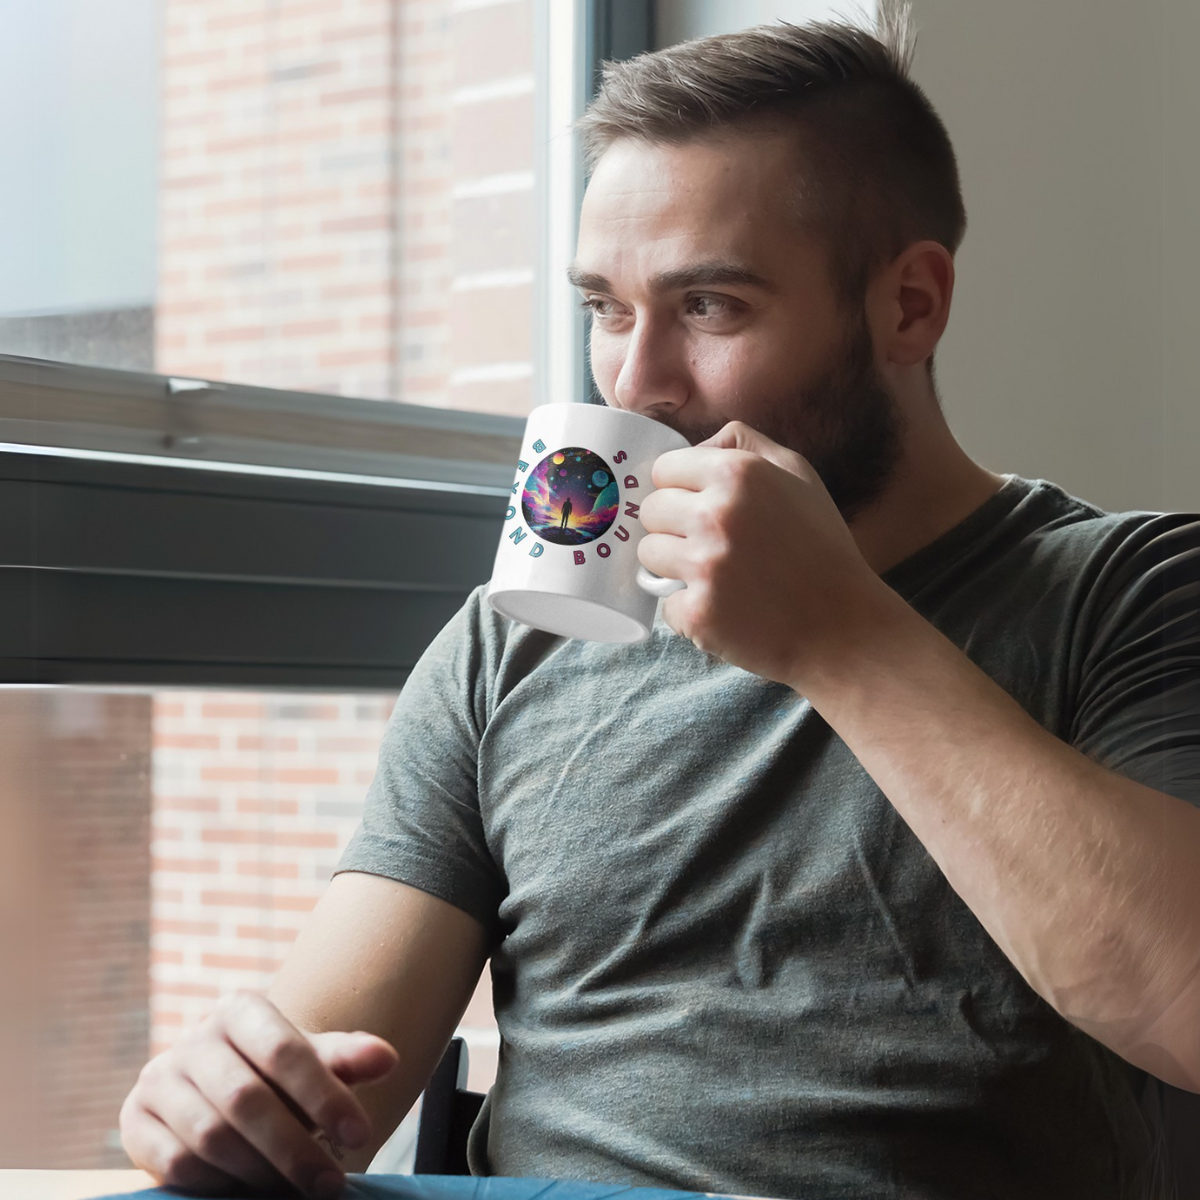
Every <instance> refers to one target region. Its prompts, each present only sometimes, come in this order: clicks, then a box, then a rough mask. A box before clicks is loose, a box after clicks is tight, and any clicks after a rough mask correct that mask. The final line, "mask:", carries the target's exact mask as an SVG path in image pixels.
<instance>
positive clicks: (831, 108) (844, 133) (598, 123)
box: [578, 0, 967, 365]
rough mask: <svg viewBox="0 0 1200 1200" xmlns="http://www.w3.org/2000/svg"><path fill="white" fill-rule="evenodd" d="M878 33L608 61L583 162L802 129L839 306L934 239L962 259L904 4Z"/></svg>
mask: <svg viewBox="0 0 1200 1200" xmlns="http://www.w3.org/2000/svg"><path fill="white" fill-rule="evenodd" d="M876 35H877V36H873V35H872V34H871V33H869V32H868V31H866V30H864V29H862V28H858V27H855V26H854V25H852V24H849V23H847V22H844V21H834V22H813V23H811V24H805V25H790V24H787V23H782V22H781V23H780V24H777V25H760V26H757V27H756V28H753V29H744V30H741V31H740V32H737V33H725V34H717V35H715V36H712V37H702V38H696V39H694V40H692V41H687V42H682V43H680V44H679V45H676V46H668V47H665V48H664V49H662V50H655V51H652V52H651V53H648V54H642V55H639V56H638V57H636V58H633V59H629V60H627V61H625V62H611V63H605V64H604V74H603V81H602V84H601V88H600V92H599V94H598V95H597V97H596V98H595V100H594V101H593V102H592V104H591V105H590V106H589V108H588V110H587V112H586V113H585V114H584V115H583V117H581V118H580V120H579V123H578V128H579V130H580V132H581V133H582V135H583V144H584V152H585V155H586V158H587V163H588V167H589V169H590V168H592V167H594V166H595V164H596V163H597V161H598V160H599V159H600V157H601V156H602V155H603V154H604V152H605V151H606V150H607V149H608V148H609V147H610V146H611V145H612V144H613V143H614V142H617V141H619V140H622V139H635V140H641V141H645V142H649V143H652V144H668V145H682V144H685V143H687V142H690V141H695V140H700V139H703V138H705V137H706V136H719V135H721V134H723V133H729V132H739V131H744V132H754V131H756V130H763V131H772V132H785V131H788V130H794V131H795V133H796V135H797V142H798V147H799V151H800V155H801V158H800V162H801V163H802V169H801V171H800V172H799V184H798V187H797V194H796V206H795V207H796V212H797V214H798V216H799V217H800V220H801V222H802V223H803V225H804V226H805V227H807V228H808V229H809V230H810V231H811V232H812V233H813V234H814V235H815V236H816V237H817V238H818V239H819V240H820V241H821V242H822V243H823V244H824V246H825V248H826V254H827V256H828V266H829V274H830V279H831V282H832V284H833V287H834V290H835V292H836V294H837V298H838V300H839V302H840V303H841V304H842V305H843V306H844V307H846V308H847V309H848V310H851V311H853V310H859V311H861V306H862V303H863V300H864V298H865V295H866V287H867V283H868V281H869V280H870V278H871V276H872V275H873V274H874V272H875V271H876V270H877V269H879V268H880V267H883V266H886V265H887V264H889V263H891V262H892V261H893V260H894V259H895V258H896V256H897V255H898V254H900V253H901V252H902V251H903V250H904V249H905V248H906V247H907V246H910V245H912V244H913V243H914V242H919V241H924V240H926V239H930V240H932V241H936V242H940V243H941V244H942V245H943V246H945V248H946V249H947V250H948V251H949V252H950V254H951V255H953V254H954V253H955V252H956V251H957V250H958V247H959V245H960V244H961V242H962V238H963V234H964V233H965V232H966V226H967V217H966V211H965V209H964V207H963V201H962V192H961V189H960V186H959V179H958V164H957V162H956V160H955V157H954V150H953V148H952V146H951V144H950V137H949V135H948V134H947V132H946V128H945V126H944V125H943V124H942V122H941V119H940V118H939V117H938V115H937V113H936V112H935V111H934V108H933V105H931V104H930V103H929V100H928V99H927V98H926V96H925V93H924V92H923V91H922V90H921V89H920V88H919V87H918V86H917V85H916V84H915V83H914V82H913V81H912V80H911V79H910V78H909V68H910V65H911V62H912V55H913V51H914V49H915V46H916V36H915V33H914V32H913V28H912V19H911V13H910V9H909V4H908V3H907V0H900V2H899V3H894V2H893V0H880V7H879V18H878V22H877V28H876ZM930 364H931V365H932V359H930Z"/></svg>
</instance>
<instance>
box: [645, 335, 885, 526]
mask: <svg viewBox="0 0 1200 1200" xmlns="http://www.w3.org/2000/svg"><path fill="white" fill-rule="evenodd" d="M743 419H744V420H745V423H746V424H747V425H749V426H751V427H752V428H754V429H757V430H758V431H759V433H762V434H765V435H766V436H767V437H769V438H770V439H771V440H772V441H773V442H778V444H779V445H781V446H785V447H787V449H789V450H794V451H795V452H796V453H797V454H799V455H801V457H803V458H805V459H807V460H808V462H809V463H810V464H811V465H812V468H813V470H815V471H816V473H817V475H818V476H820V479H821V482H822V483H823V484H824V485H825V490H826V491H827V492H828V493H829V495H830V498H831V499H832V500H833V502H834V504H836V505H837V508H838V511H839V512H840V513H841V514H842V519H843V520H844V521H851V520H853V518H854V517H855V516H857V515H858V514H859V513H861V512H863V511H864V510H865V509H867V508H870V506H871V505H872V504H874V503H875V502H876V501H877V500H878V499H879V498H880V497H881V496H882V495H883V493H884V491H885V490H886V488H887V486H888V483H889V482H890V481H891V479H892V476H893V475H894V474H895V470H896V465H897V463H898V462H899V461H900V457H901V454H902V452H903V442H902V435H903V433H904V429H905V424H906V422H905V420H904V415H903V413H902V412H901V411H900V406H899V405H898V404H897V403H896V401H895V399H894V398H893V397H892V394H891V393H890V392H889V391H888V390H887V388H886V387H885V386H884V384H883V381H882V380H880V378H879V376H878V374H877V372H876V370H875V353H874V347H873V346H872V344H871V331H870V329H869V328H868V326H867V321H866V315H865V314H863V313H860V314H859V316H858V319H857V322H856V325H855V326H854V327H851V330H850V332H849V335H848V337H847V338H846V340H845V342H844V343H843V344H842V345H841V346H839V347H838V348H837V349H836V351H835V353H834V354H833V355H832V356H831V360H830V365H829V366H827V367H826V368H825V369H824V370H823V371H822V372H821V373H820V374H819V375H818V376H817V378H816V379H814V380H813V381H812V382H811V383H808V384H806V385H805V386H803V387H800V388H797V389H796V390H795V391H793V392H791V393H790V394H789V395H786V396H784V397H782V398H781V399H779V400H777V401H775V402H774V403H773V404H756V405H755V406H754V409H753V411H747V414H746V416H745V418H743ZM659 420H661V421H662V423H663V424H664V425H669V426H670V427H671V428H672V429H674V430H676V432H678V433H682V434H683V436H684V437H686V438H687V439H688V441H689V442H690V443H691V444H692V445H693V446H694V445H696V444H697V443H698V442H702V441H704V440H706V439H707V438H710V437H712V436H713V435H714V434H716V433H717V432H718V431H719V430H720V429H721V428H722V427H723V426H724V425H725V424H726V423H727V422H726V421H721V422H720V423H719V424H712V425H708V426H704V427H701V428H698V429H684V428H682V427H681V426H680V425H679V424H678V423H677V422H675V421H673V420H670V419H663V418H661V417H660V418H659Z"/></svg>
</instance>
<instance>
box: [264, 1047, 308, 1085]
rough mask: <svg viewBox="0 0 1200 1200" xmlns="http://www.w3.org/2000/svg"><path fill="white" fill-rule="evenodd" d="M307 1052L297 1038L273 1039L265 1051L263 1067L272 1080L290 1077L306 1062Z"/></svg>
mask: <svg viewBox="0 0 1200 1200" xmlns="http://www.w3.org/2000/svg"><path fill="white" fill-rule="evenodd" d="M306 1057H307V1052H306V1050H305V1048H304V1047H303V1046H301V1045H300V1043H299V1042H297V1041H296V1039H295V1038H288V1037H279V1038H274V1039H272V1040H271V1041H270V1042H269V1043H268V1044H267V1046H266V1047H265V1048H264V1050H263V1059H262V1061H263V1066H264V1067H265V1068H266V1071H267V1074H268V1075H269V1076H270V1077H271V1078H272V1079H278V1078H279V1077H280V1076H282V1075H290V1074H293V1073H294V1072H295V1070H296V1069H297V1068H298V1067H299V1066H300V1065H301V1064H302V1063H303V1062H304V1060H305V1059H306Z"/></svg>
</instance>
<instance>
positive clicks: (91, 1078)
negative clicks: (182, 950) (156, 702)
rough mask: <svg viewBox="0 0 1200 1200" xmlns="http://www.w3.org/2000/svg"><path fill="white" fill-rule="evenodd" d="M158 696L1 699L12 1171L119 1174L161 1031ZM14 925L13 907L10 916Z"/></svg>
mask: <svg viewBox="0 0 1200 1200" xmlns="http://www.w3.org/2000/svg"><path fill="white" fill-rule="evenodd" d="M150 708H151V701H150V698H149V697H148V696H139V695H132V694H117V693H108V694H104V693H92V692H85V691H76V690H73V689H67V688H47V689H44V690H42V689H38V690H33V689H2V690H0V729H3V730H4V735H5V736H4V742H3V748H4V752H5V753H4V760H3V771H2V772H0V812H3V813H5V814H6V816H7V818H8V820H7V821H6V822H5V831H4V832H5V834H6V835H8V836H6V838H5V844H4V858H3V860H2V861H4V863H5V865H6V866H7V867H8V870H6V871H5V879H6V881H8V882H9V883H10V884H11V883H12V882H14V881H19V891H18V890H17V889H14V893H13V896H12V897H11V898H12V899H14V900H16V903H17V904H19V905H22V906H23V909H22V908H18V910H17V911H19V912H20V911H23V915H24V917H25V920H24V921H23V922H20V923H19V924H17V923H13V925H12V926H11V932H12V937H11V939H8V938H6V939H5V944H4V952H5V967H6V972H7V980H6V984H5V987H4V989H3V993H2V994H3V995H4V997H5V1000H4V1012H3V1016H4V1023H5V1027H6V1032H12V1031H14V1030H15V1031H18V1033H19V1034H20V1036H19V1038H14V1039H12V1041H11V1042H10V1043H9V1044H8V1045H7V1052H6V1054H5V1060H6V1061H5V1066H4V1073H5V1078H4V1085H3V1091H4V1092H5V1093H6V1096H7V1100H8V1103H7V1104H6V1106H5V1107H6V1109H7V1110H8V1111H6V1112H5V1113H4V1114H3V1116H4V1126H3V1129H0V1167H50V1166H54V1167H63V1168H70V1167H123V1166H127V1165H128V1160H127V1159H126V1156H125V1154H124V1152H123V1151H122V1150H121V1148H120V1145H119V1142H118V1141H117V1138H116V1136H115V1131H116V1129H117V1114H118V1113H119V1111H120V1106H121V1102H122V1101H123V1100H124V1098H125V1096H126V1094H127V1093H128V1091H129V1088H130V1087H131V1086H132V1084H133V1081H134V1080H135V1079H136V1078H137V1073H138V1071H139V1070H140V1069H141V1066H142V1063H143V1062H144V1061H145V1058H146V1045H147V1038H148V1031H149V1013H148V988H147V980H148V976H149V964H148V961H147V956H148V953H149V922H150V911H151V897H150V887H151V883H150V863H149V844H150V838H149V830H150V820H151V793H150V760H151V747H150ZM6 910H7V906H6Z"/></svg>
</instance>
